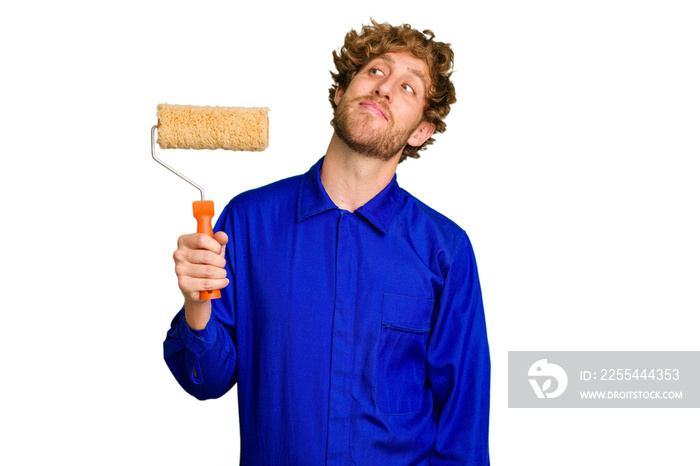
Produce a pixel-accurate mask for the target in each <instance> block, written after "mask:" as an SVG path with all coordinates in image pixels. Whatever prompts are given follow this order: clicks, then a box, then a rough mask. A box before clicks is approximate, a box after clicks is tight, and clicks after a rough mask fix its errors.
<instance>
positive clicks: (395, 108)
mask: <svg viewBox="0 0 700 466" xmlns="http://www.w3.org/2000/svg"><path fill="white" fill-rule="evenodd" d="M429 79H430V78H429V74H428V66H427V64H426V63H425V62H424V61H423V60H421V59H419V58H416V57H415V56H413V55H412V54H411V53H409V52H394V53H387V54H385V55H381V56H378V57H376V58H374V59H372V60H371V61H369V62H368V63H367V64H366V65H365V66H364V67H363V68H362V69H361V70H360V71H359V73H358V74H357V75H356V76H355V77H354V78H353V80H352V81H351V82H350V85H349V86H348V88H347V89H346V90H344V91H343V90H342V89H340V88H338V90H337V91H336V94H335V103H336V105H337V106H338V107H337V108H336V111H335V115H334V117H333V122H334V126H335V131H336V134H337V135H338V137H339V138H340V139H341V140H342V141H343V142H345V143H346V144H347V145H348V146H349V147H350V148H351V149H353V150H355V151H357V152H359V153H361V154H364V155H366V156H368V157H373V158H378V159H381V160H384V161H388V160H390V159H391V158H393V157H394V156H396V155H397V154H399V153H400V152H401V151H402V150H403V148H404V147H405V146H406V144H410V145H411V146H420V145H421V144H423V142H425V140H426V139H428V138H429V137H430V136H431V135H432V134H433V130H434V129H435V128H434V126H433V125H432V124H431V123H428V122H426V121H423V110H424V108H425V96H426V92H427V90H428V86H429Z"/></svg>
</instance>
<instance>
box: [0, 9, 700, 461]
mask: <svg viewBox="0 0 700 466" xmlns="http://www.w3.org/2000/svg"><path fill="white" fill-rule="evenodd" d="M3 5H4V6H3V7H2V9H1V11H0V18H2V19H0V23H1V24H0V40H1V42H0V43H1V44H2V49H1V50H2V71H1V73H0V80H2V84H1V86H0V92H1V95H2V101H1V102H2V112H1V113H0V115H1V116H0V118H2V125H0V131H2V134H1V136H2V149H0V150H1V151H2V162H1V163H2V170H1V180H2V183H1V184H0V189H2V192H1V193H0V194H1V196H0V199H2V211H3V214H4V215H3V216H4V221H3V224H4V227H3V228H2V232H1V233H0V235H1V240H0V244H1V245H2V252H1V253H0V256H1V257H2V264H3V266H2V282H1V283H2V286H3V298H4V299H3V306H2V326H1V328H2V337H1V338H0V345H1V348H0V350H1V361H2V365H1V366H0V378H1V380H2V382H1V384H0V386H1V387H2V398H1V401H0V403H2V407H1V414H0V423H1V424H2V435H0V443H1V444H2V445H1V448H0V451H2V455H4V456H5V457H6V458H10V461H8V462H7V463H5V464H31V465H36V464H58V463H61V464H80V465H88V464H90V465H92V464H101V465H103V464H109V465H111V464H120V465H121V464H173V465H186V464H192V463H193V462H197V463H198V464H211V465H218V464H222V465H223V464H237V463H238V449H239V444H238V417H237V405H236V396H235V392H231V393H229V394H228V395H226V396H225V397H223V398H222V399H219V400H215V401H207V402H199V401H196V400H195V399H194V398H191V397H190V396H189V395H187V394H186V393H185V392H184V391H182V390H181V389H180V387H179V386H178V385H177V383H176V382H175V380H174V379H173V378H172V376H171V375H170V373H169V372H168V370H167V367H166V365H165V364H164V362H163V361H162V346H161V345H162V341H163V339H164V337H165V332H166V330H167V328H168V327H169V324H170V319H171V318H172V316H173V315H174V314H175V313H176V312H177V310H178V309H179V307H180V305H181V296H180V294H179V291H178V289H177V285H176V280H175V275H174V272H173V265H172V259H171V253H172V251H173V250H174V249H175V241H176V238H177V237H178V236H179V235H180V234H182V233H186V232H190V231H193V230H194V227H195V226H194V219H193V218H191V202H192V201H193V200H196V198H197V192H196V191H195V190H194V189H193V188H191V187H189V186H188V185H187V184H185V183H184V182H182V181H181V180H179V179H178V178H176V177H175V176H173V175H172V174H170V173H168V172H167V171H166V170H165V169H163V168H162V167H160V166H159V165H157V164H156V163H155V162H154V161H153V160H152V159H151V157H150V147H149V145H150V128H151V126H152V125H153V124H154V123H155V111H156V105H157V104H158V103H161V102H167V103H177V104H192V105H222V106H267V107H269V108H270V109H271V113H270V118H271V128H270V137H271V142H270V148H269V149H268V150H267V151H266V152H263V153H244V152H236V153H225V152H222V151H214V152H211V151H205V152H196V153H195V152H192V151H168V152H166V153H161V155H162V157H163V158H164V159H167V160H168V161H169V162H171V163H172V164H173V165H174V166H176V167H177V168H179V169H181V170H182V171H184V172H185V173H186V174H188V175H189V176H190V177H191V178H193V179H195V180H196V181H198V182H200V184H202V185H203V186H204V187H205V190H206V193H207V197H208V198H210V199H213V200H214V201H215V204H216V206H217V211H220V209H221V208H222V207H223V205H224V204H225V203H226V202H227V201H228V200H229V199H230V198H231V197H232V196H234V195H235V194H237V193H239V192H241V191H243V190H247V189H250V188H253V187H257V186H260V185H263V184H266V183H269V182H272V181H275V180H277V179H280V178H283V177H287V176H292V175H296V174H300V173H303V172H305V171H306V170H307V169H308V168H309V167H310V166H311V165H312V164H313V163H314V162H316V160H318V158H320V157H321V156H322V155H323V153H324V151H325V149H326V147H327V144H328V140H329V138H330V135H331V127H330V125H329V123H328V122H329V120H330V119H331V109H330V104H329V103H328V101H327V95H328V94H327V92H328V91H327V89H328V87H329V86H330V84H331V80H330V76H329V73H328V72H329V70H330V69H331V68H332V66H333V64H332V58H331V51H332V50H334V49H337V48H338V47H340V45H341V44H342V41H343V37H344V35H345V32H347V31H348V30H349V29H351V28H359V27H361V25H362V24H365V23H367V22H368V21H369V18H370V16H371V17H374V18H375V19H377V20H379V21H389V22H391V23H401V22H407V23H410V24H412V25H413V26H414V27H416V28H418V29H425V28H430V29H432V30H433V31H434V32H435V33H436V39H438V40H442V41H445V42H450V43H452V45H453V48H454V51H455V53H456V71H455V73H454V82H455V85H456V87H457V92H458V102H457V104H456V105H455V106H454V107H453V111H452V113H451V114H450V115H449V117H448V118H447V124H448V130H447V132H446V133H445V134H443V135H438V136H437V138H436V139H437V141H436V143H435V144H434V145H433V146H432V147H430V148H429V149H428V150H427V151H426V152H424V153H423V154H424V155H423V156H422V158H421V159H420V160H408V161H407V162H406V163H404V164H402V165H401V166H400V167H399V170H398V179H399V183H400V184H401V186H402V187H404V188H406V189H407V190H408V191H410V192H411V193H413V194H414V195H415V196H417V197H418V198H419V199H421V200H423V201H424V202H426V203H427V204H429V205H430V206H432V207H434V208H436V209H437V210H439V211H441V212H442V213H444V214H446V215H447V216H449V217H451V218H452V219H453V220H455V221H456V222H457V223H459V224H460V225H461V226H462V227H464V228H465V229H466V230H467V232H468V233H469V235H470V238H471V240H472V243H473V245H474V248H475V250H476V254H477V260H478V263H479V269H480V275H481V281H482V286H483V291H484V300H485V306H486V312H487V324H488V330H489V338H490V344H491V352H492V362H493V377H492V387H493V388H492V405H491V429H490V449H491V456H492V461H493V464H495V465H520V464H536V465H538V466H545V465H589V464H598V465H618V464H635V465H656V464H673V465H696V464H698V462H699V461H700V454H698V451H697V447H696V446H693V445H695V444H696V441H697V432H698V431H697V426H698V421H700V411H698V410H697V409H677V410H672V409H609V410H605V409H597V410H576V409H557V410H546V409H541V410H537V409H534V410H517V409H508V407H507V391H506V386H507V353H508V351H509V350H510V351H513V350H552V351H554V350H698V349H700V348H699V346H698V336H697V334H698V316H697V315H698V311H700V297H699V293H698V284H699V283H700V270H699V266H698V264H699V263H700V247H699V246H698V238H700V220H699V216H698V211H699V209H698V200H699V199H700V183H698V174H699V171H700V170H699V169H698V158H699V155H700V150H699V149H700V137H699V136H700V135H699V134H698V133H699V131H698V128H699V124H700V112H699V109H700V85H699V84H698V83H700V60H699V59H698V58H699V57H700V54H699V53H700V27H699V26H698V25H699V24H700V7H699V6H698V3H697V2H693V1H686V2H683V1H673V0H665V1H620V0H607V1H590V0H589V1H578V2H574V1H490V2H459V5H461V6H458V3H457V2H453V3H450V2H448V1H443V2H426V1H422V2H418V1H402V2H399V1H389V2H378V1H376V0H372V1H354V2H320V1H319V2H304V1H297V2H278V3H274V2H265V1H262V2H253V1H247V2H234V1H227V2H224V1H199V2H183V1H168V2H165V1H159V2H145V1H144V2H132V1H124V2H111V3H106V2H87V1H84V2H78V1H62V2H47V1H44V2H22V3H20V2H13V3H9V2H8V3H7V5H5V4H3ZM3 462H4V461H3Z"/></svg>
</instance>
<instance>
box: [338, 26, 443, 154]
mask: <svg viewBox="0 0 700 466" xmlns="http://www.w3.org/2000/svg"><path fill="white" fill-rule="evenodd" d="M370 21H371V22H372V24H368V25H363V26H362V31H361V33H359V34H358V33H357V31H355V30H354V29H353V30H351V31H350V32H348V33H347V34H346V35H345V43H344V45H343V47H342V48H341V49H340V53H337V52H336V51H335V50H334V51H333V61H334V63H335V67H336V69H337V70H338V72H337V73H333V72H332V71H331V76H332V77H333V81H334V83H333V85H332V86H331V88H330V89H329V100H330V102H331V106H332V107H333V111H334V112H335V110H336V108H337V105H336V103H335V100H334V98H335V92H336V90H337V89H338V88H340V89H342V90H346V89H347V88H348V86H349V85H350V82H351V81H352V79H353V78H354V77H355V75H357V73H358V72H359V71H360V70H361V69H362V67H363V66H364V65H365V64H367V63H368V62H369V61H371V60H372V59H374V58H375V57H377V56H379V55H383V54H386V53H391V52H402V51H408V52H410V53H412V54H413V55H414V56H415V57H417V58H420V59H423V60H425V62H426V64H427V65H428V69H429V70H430V86H429V89H427V92H426V95H425V100H426V101H425V109H424V110H423V120H425V121H428V122H430V123H432V124H433V125H435V133H442V132H444V131H445V128H446V127H447V125H446V124H445V122H444V121H443V119H444V118H445V117H446V116H447V114H448V113H450V105H452V104H453V103H455V102H456V101H457V96H456V93H455V88H454V85H453V84H452V81H450V76H451V75H452V71H453V67H454V52H453V51H452V48H450V44H446V43H444V42H438V41H435V40H433V39H434V37H435V34H433V32H432V31H431V30H429V29H426V30H424V31H423V32H422V33H421V32H420V31H418V30H417V29H413V28H412V27H411V25H410V24H402V25H401V26H392V25H390V24H388V23H381V24H380V23H377V22H376V21H375V20H374V19H370ZM331 125H333V122H332V121H331ZM433 142H434V139H433V138H432V137H431V138H429V139H428V140H427V141H425V142H424V143H423V144H422V145H421V146H417V147H413V146H409V145H406V147H405V148H404V150H403V153H402V154H401V158H400V159H399V163H401V162H403V161H404V160H406V157H412V158H416V159H417V158H419V157H420V155H419V154H418V151H420V150H423V149H425V148H426V146H428V145H429V144H432V143H433Z"/></svg>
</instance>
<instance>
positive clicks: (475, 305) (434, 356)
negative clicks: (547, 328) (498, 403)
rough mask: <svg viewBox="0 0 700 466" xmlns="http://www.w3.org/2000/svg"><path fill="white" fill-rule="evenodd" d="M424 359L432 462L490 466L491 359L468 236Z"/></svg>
mask: <svg viewBox="0 0 700 466" xmlns="http://www.w3.org/2000/svg"><path fill="white" fill-rule="evenodd" d="M427 355H428V356H427V358H428V381H429V383H430V386H431V389H432V392H433V402H434V405H433V406H434V409H435V412H436V413H437V414H438V426H437V440H436V442H435V445H434V447H433V451H432V452H431V456H430V464H431V465H433V466H435V465H467V464H468V465H470V466H487V465H489V464H490V460H489V449H488V429H489V395H490V393H489V390H490V376H491V361H490V357H489V348H488V340H487V337H486V322H485V316H484V307H483V303H482V298H481V287H480V285H479V277H478V273H477V269H476V260H475V258H474V253H473V251H472V247H471V244H470V242H469V239H468V238H467V236H466V233H464V236H463V237H462V239H461V241H460V242H459V243H458V244H457V247H456V248H455V254H454V256H453V258H452V265H451V266H450V268H449V270H448V271H447V274H446V276H445V283H444V286H443V291H442V293H441V295H440V300H439V309H438V313H437V316H436V320H435V323H434V325H433V330H432V332H431V335H430V340H429V341H428V353H427Z"/></svg>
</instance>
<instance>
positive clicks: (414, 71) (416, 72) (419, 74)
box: [377, 54, 428, 90]
mask: <svg viewBox="0 0 700 466" xmlns="http://www.w3.org/2000/svg"><path fill="white" fill-rule="evenodd" d="M377 58H379V59H381V60H384V61H385V62H388V63H390V64H392V65H393V64H394V63H395V60H394V58H393V57H391V56H389V55H387V54H381V55H378V56H377ZM408 71H410V72H411V74H414V75H415V76H416V77H417V78H418V79H420V81H421V83H423V89H426V90H427V89H428V80H427V79H426V77H425V74H423V72H422V71H421V70H419V69H417V68H409V69H408Z"/></svg>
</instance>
